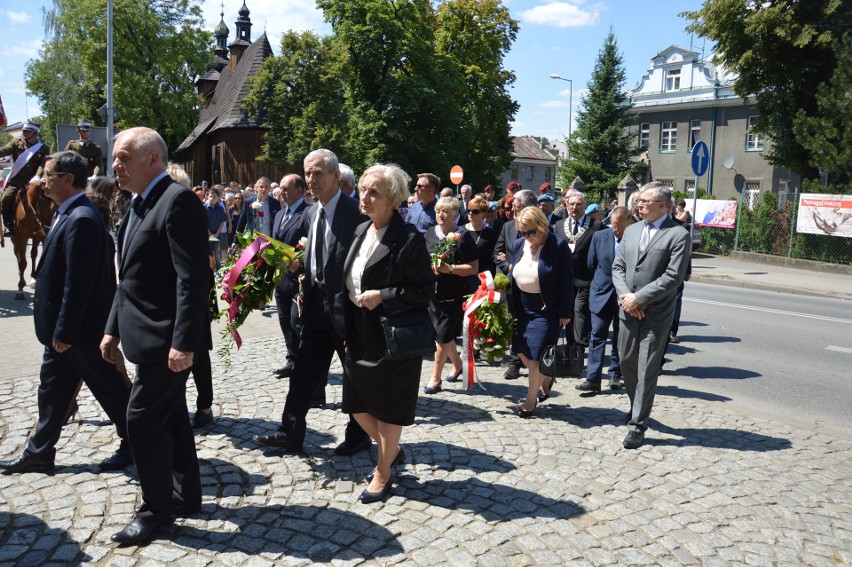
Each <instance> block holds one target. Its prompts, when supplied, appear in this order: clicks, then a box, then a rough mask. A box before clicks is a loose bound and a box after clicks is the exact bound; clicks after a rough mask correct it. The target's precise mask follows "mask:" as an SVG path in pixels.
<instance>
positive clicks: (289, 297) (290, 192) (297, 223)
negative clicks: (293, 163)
mask: <svg viewBox="0 0 852 567" xmlns="http://www.w3.org/2000/svg"><path fill="white" fill-rule="evenodd" d="M279 187H280V188H281V200H282V201H283V202H284V207H283V208H282V209H281V211H280V212H279V213H278V214H277V215H275V222H274V223H273V226H272V238H274V239H276V240H280V241H281V242H283V243H285V244H289V245H290V246H293V247H295V246H296V245H297V244H298V243H299V239H301V238H303V237H305V236H307V235H308V232H307V229H306V227H305V225H304V223H303V219H302V216H303V214H304V211H305V209H307V208H308V205H307V204H306V203H305V189H307V186H306V185H305V180H304V179H302V178H301V177H300V176H298V175H296V174H295V173H291V174H289V175H285V176H284V178H283V179H281V185H279ZM300 273H302V271H301V270H300V271H299V272H292V271H290V270H287V273H286V274H284V277H283V278H281V282H280V283H279V284H278V287H276V288H275V307H276V309H277V310H278V324H279V325H280V327H281V333H282V334H283V335H284V344H286V345H287V362H286V363H285V364H284V366H282V367H281V368H279V369H277V370H276V371H275V374H276V376H278V377H279V378H285V377H287V376H290V374H292V372H293V361H294V360H295V359H296V351H297V350H299V331H298V330H296V329H294V328H293V319H294V317H293V309H294V308H295V306H294V305H293V298H295V297H296V295H297V294H298V293H299V274H300ZM297 315H298V314H297Z"/></svg>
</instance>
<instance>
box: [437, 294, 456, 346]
mask: <svg viewBox="0 0 852 567" xmlns="http://www.w3.org/2000/svg"><path fill="white" fill-rule="evenodd" d="M429 314H430V315H431V316H432V324H433V325H434V326H435V334H436V335H437V339H436V340H437V341H438V342H439V343H441V344H446V343H451V342H453V341H455V340H456V338H457V337H458V336H459V335H461V332H462V320H463V319H464V311H463V310H462V300H461V299H443V300H441V299H434V300H432V304H431V305H430V306H429Z"/></svg>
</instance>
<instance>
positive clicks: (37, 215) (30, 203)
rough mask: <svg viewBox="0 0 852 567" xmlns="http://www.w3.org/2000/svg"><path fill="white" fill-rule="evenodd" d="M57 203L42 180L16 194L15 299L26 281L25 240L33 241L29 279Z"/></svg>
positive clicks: (20, 297)
mask: <svg viewBox="0 0 852 567" xmlns="http://www.w3.org/2000/svg"><path fill="white" fill-rule="evenodd" d="M55 211H56V204H55V203H54V202H53V201H52V200H51V199H50V198H49V197H48V196H47V195H46V194H45V192H44V186H43V185H42V183H41V181H33V182H31V183H30V184H29V185H27V188H26V190H25V191H22V192H21V193H19V194H18V199H17V206H16V207H15V235H14V236H12V237H11V239H12V244H13V247H14V251H15V257H16V258H17V259H18V274H19V276H20V279H19V280H18V293H16V294H15V299H24V287H25V286H26V285H27V281H26V279H25V278H24V273H25V272H26V271H27V242H29V241H32V249H31V250H30V259H31V261H32V266H31V268H30V278H35V277H36V276H37V274H36V259H37V258H38V246H39V244H41V243H42V242H44V240H45V238H47V231H48V230H49V229H50V222H51V220H52V219H53V213H54V212H55Z"/></svg>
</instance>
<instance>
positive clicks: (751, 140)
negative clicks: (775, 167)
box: [746, 116, 763, 152]
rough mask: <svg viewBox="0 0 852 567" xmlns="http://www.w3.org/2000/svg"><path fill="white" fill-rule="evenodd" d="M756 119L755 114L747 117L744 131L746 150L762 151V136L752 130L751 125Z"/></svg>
mask: <svg viewBox="0 0 852 567" xmlns="http://www.w3.org/2000/svg"><path fill="white" fill-rule="evenodd" d="M756 120H757V116H749V117H748V130H747V131H746V151H747V152H760V151H763V136H761V135H760V134H758V133H756V132H754V131H753V130H752V127H753V126H754V122H755V121H756Z"/></svg>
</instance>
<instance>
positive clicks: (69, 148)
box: [65, 120, 104, 176]
mask: <svg viewBox="0 0 852 567" xmlns="http://www.w3.org/2000/svg"><path fill="white" fill-rule="evenodd" d="M77 134H79V135H80V139H79V140H69V142H68V143H67V144H65V151H66V152H77V153H78V154H80V155H81V156H83V157H84V158H85V159H86V163H87V164H88V166H89V176H92V175H100V173H101V165H102V164H103V161H104V155H103V153H102V152H101V147H100V146H99V145H97V144H96V143H94V142H93V141H92V140H90V138H91V136H92V123H91V122H89V121H88V120H80V122H78V123H77Z"/></svg>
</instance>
